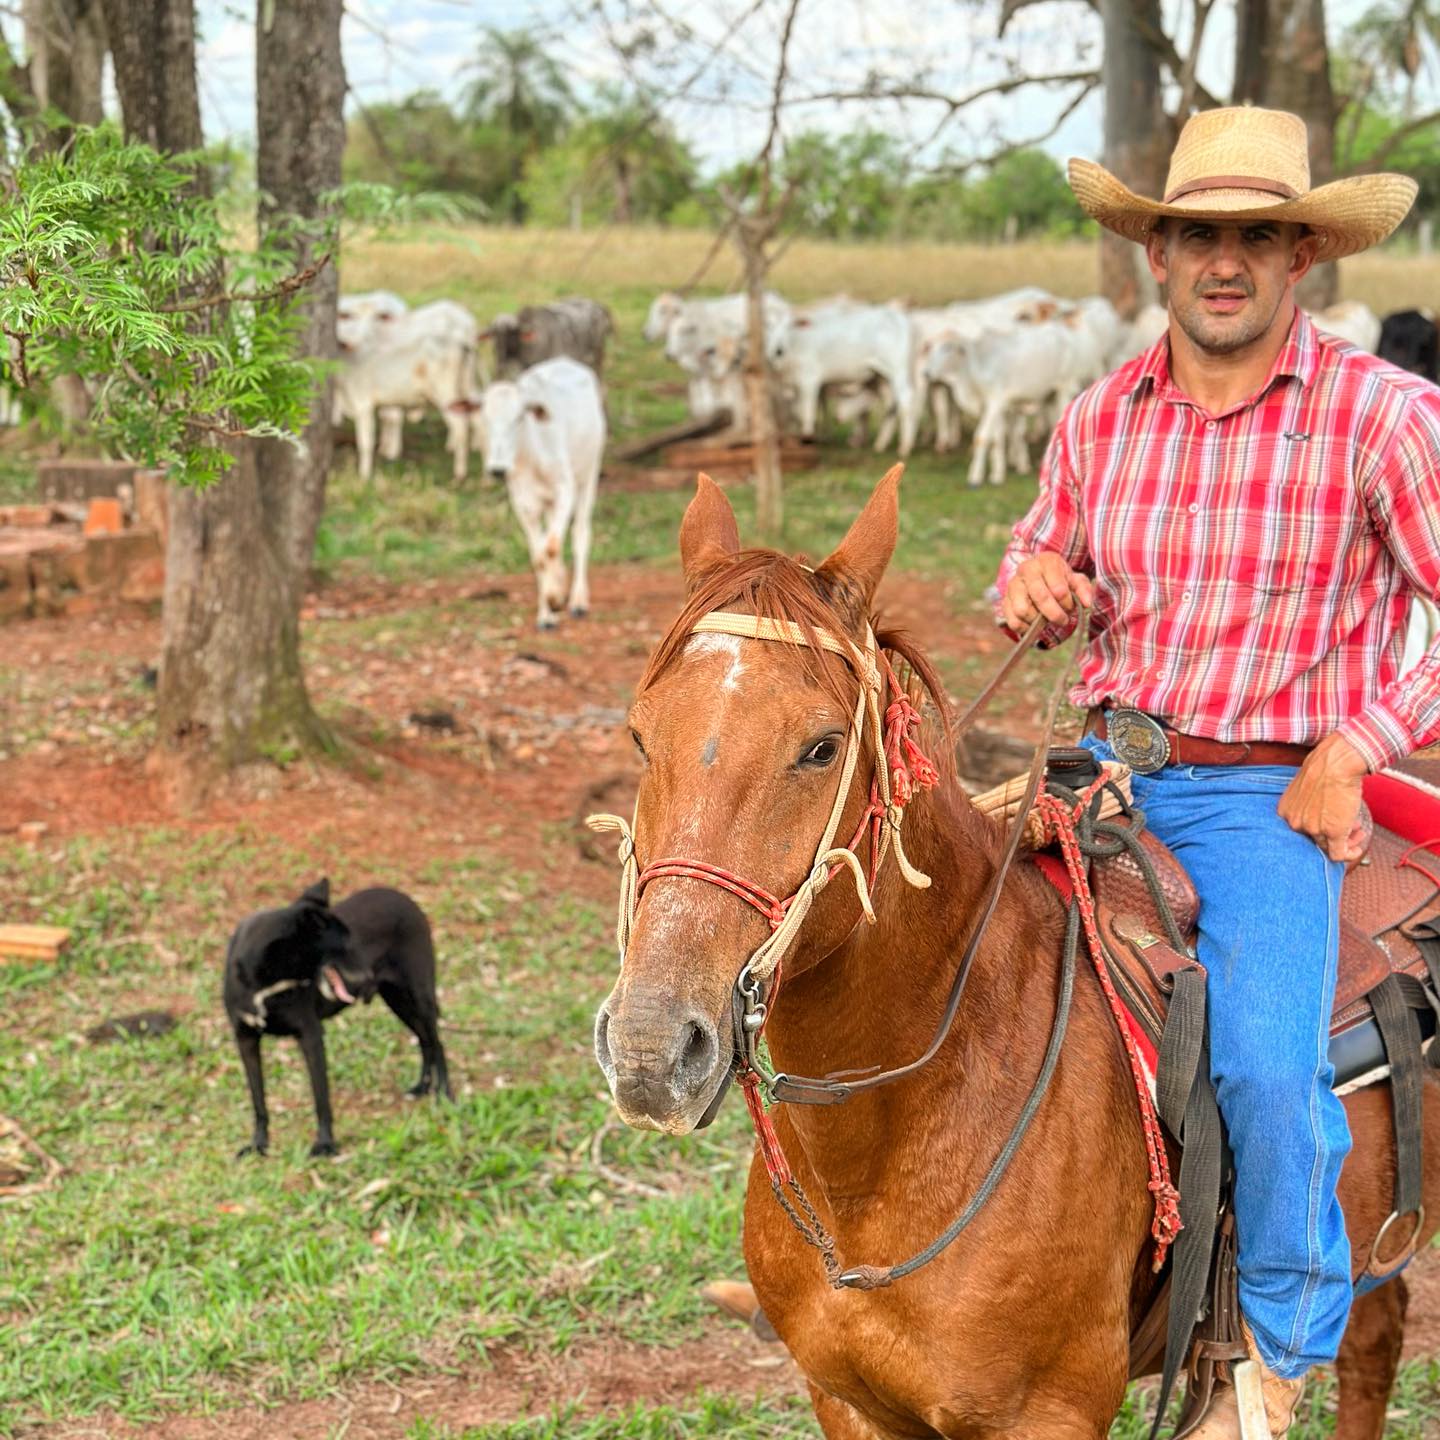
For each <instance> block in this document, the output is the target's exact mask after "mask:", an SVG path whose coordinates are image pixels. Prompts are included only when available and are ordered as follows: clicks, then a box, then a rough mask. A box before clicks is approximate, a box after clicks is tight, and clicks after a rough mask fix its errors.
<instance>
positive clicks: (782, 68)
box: [760, 0, 800, 208]
mask: <svg viewBox="0 0 1440 1440" xmlns="http://www.w3.org/2000/svg"><path fill="white" fill-rule="evenodd" d="M799 9H800V0H790V8H789V9H788V10H787V11H786V12H785V26H784V28H783V29H782V30H781V32H780V59H779V62H778V63H777V64H776V66H775V84H774V86H773V88H772V89H771V92H770V129H769V131H768V133H767V134H766V136H765V145H764V148H763V149H762V150H761V151H760V166H761V177H762V179H761V187H762V191H763V194H764V200H763V201H762V208H763V206H765V205H768V204H769V200H770V176H771V173H772V171H773V169H774V159H775V141H776V138H777V137H778V136H779V134H780V107H781V105H782V104H784V101H785V77H786V68H787V66H788V64H789V58H790V36H791V35H792V34H793V33H794V30H795V15H796V12H797V11H798V10H799Z"/></svg>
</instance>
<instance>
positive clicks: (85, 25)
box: [21, 0, 106, 149]
mask: <svg viewBox="0 0 1440 1440" xmlns="http://www.w3.org/2000/svg"><path fill="white" fill-rule="evenodd" d="M21 13H22V16H23V18H24V24H25V48H26V49H27V50H28V51H29V53H30V79H31V84H32V85H33V86H34V90H35V99H36V100H37V101H38V103H39V104H40V105H41V107H42V108H43V107H45V106H53V107H54V108H55V109H56V110H58V111H59V112H60V113H61V114H62V115H64V116H66V117H67V118H68V119H70V120H72V121H73V122H74V123H75V124H76V125H98V124H99V123H100V122H101V120H102V119H104V110H103V107H102V104H101V77H102V70H103V68H104V63H105V49H106V45H105V20H104V16H103V15H102V14H101V12H100V0H25V3H24V5H23V7H22V11H21ZM69 135H70V130H69V128H68V127H63V128H60V129H56V130H53V131H51V132H50V133H49V135H48V136H47V137H46V143H47V144H48V145H49V146H50V147H51V148H53V149H58V148H59V147H60V146H61V145H62V144H63V143H64V142H65V140H66V139H68V138H69Z"/></svg>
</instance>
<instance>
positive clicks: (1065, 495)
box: [995, 410, 1095, 646]
mask: <svg viewBox="0 0 1440 1440" xmlns="http://www.w3.org/2000/svg"><path fill="white" fill-rule="evenodd" d="M1071 415H1072V412H1071V411H1070V410H1067V411H1066V412H1065V415H1064V417H1063V418H1062V419H1061V421H1060V424H1059V425H1058V426H1057V427H1056V430H1055V433H1054V434H1053V435H1052V436H1051V437H1050V444H1049V445H1048V446H1047V447H1046V450H1045V460H1044V462H1043V464H1042V465H1041V466H1040V493H1039V494H1038V495H1037V496H1036V497H1035V503H1034V504H1033V505H1032V506H1031V507H1030V511H1029V513H1028V514H1027V515H1026V516H1025V517H1024V519H1022V520H1021V521H1020V522H1019V523H1018V524H1017V525H1016V526H1015V529H1014V531H1013V532H1012V534H1011V538H1010V544H1009V545H1008V546H1006V549H1005V556H1004V558H1003V559H1002V560H1001V562H1000V574H999V576H998V578H997V579H996V582H995V583H996V588H997V589H998V590H999V592H1000V599H999V603H998V605H997V606H996V619H997V622H998V623H999V624H1000V625H1002V626H1003V627H1004V628H1005V629H1007V630H1008V631H1009V632H1010V634H1011V636H1012V637H1018V635H1019V634H1020V633H1021V632H1022V631H1023V630H1025V629H1026V628H1027V627H1028V626H1029V624H1030V622H1031V621H1032V620H1034V619H1035V617H1036V616H1037V615H1043V616H1044V617H1045V618H1046V619H1047V620H1048V621H1050V624H1049V625H1047V626H1046V627H1045V629H1044V630H1043V631H1041V634H1040V644H1041V645H1044V646H1050V645H1058V644H1059V643H1060V642H1061V641H1062V640H1064V639H1065V637H1066V636H1067V635H1069V633H1070V632H1071V631H1072V630H1073V629H1074V628H1075V605H1076V601H1077V600H1078V601H1079V602H1080V603H1081V604H1083V605H1093V604H1094V603H1095V587H1094V585H1093V583H1092V581H1091V579H1090V576H1089V574H1088V573H1086V572H1088V571H1090V570H1091V569H1092V568H1093V567H1092V562H1091V559H1090V552H1089V545H1088V543H1087V539H1086V534H1085V522H1084V516H1083V515H1082V513H1081V509H1080V486H1079V482H1078V480H1077V478H1076V475H1075V467H1074V462H1073V458H1072V450H1071V444H1072V440H1071Z"/></svg>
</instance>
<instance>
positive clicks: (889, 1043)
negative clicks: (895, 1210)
mask: <svg viewBox="0 0 1440 1440" xmlns="http://www.w3.org/2000/svg"><path fill="white" fill-rule="evenodd" d="M957 791H958V787H956V786H953V785H952V786H948V787H945V789H944V790H942V791H938V792H931V793H930V794H928V795H926V796H925V797H924V799H923V801H920V802H917V803H916V805H915V806H914V807H913V812H912V813H911V814H909V815H908V816H907V818H906V821H905V826H904V838H905V849H906V853H907V855H908V856H909V857H910V860H911V861H912V863H913V864H915V865H916V867H917V868H918V869H920V870H922V871H924V872H925V873H926V874H928V875H929V876H930V877H931V882H932V883H931V886H930V888H929V889H927V890H915V889H912V888H911V887H909V886H908V885H906V884H905V882H904V880H903V878H902V877H901V875H900V874H899V871H898V867H897V866H896V865H895V862H894V860H893V859H890V860H887V862H886V869H885V872H884V879H883V883H882V884H880V885H878V886H877V893H876V897H875V910H876V917H877V923H876V924H875V925H873V926H869V925H863V924H862V925H861V926H860V927H859V928H858V929H857V930H856V932H855V933H854V935H853V936H852V937H851V938H850V939H849V940H848V941H847V942H846V943H845V944H844V945H842V946H841V947H840V948H839V949H838V950H837V951H835V952H834V953H833V954H832V955H830V956H828V957H827V958H825V959H824V960H823V961H821V962H820V963H818V964H816V965H815V966H813V967H812V968H811V969H809V970H806V971H805V972H804V973H802V974H800V975H799V976H798V977H796V978H795V979H794V980H787V981H786V982H785V984H784V986H783V987H782V991H781V994H780V996H779V998H778V1003H777V1004H776V1006H775V1010H774V1014H773V1016H772V1018H771V1020H770V1023H769V1026H768V1028H767V1031H766V1033H767V1036H768V1039H769V1043H770V1048H771V1053H772V1056H773V1058H774V1061H775V1064H776V1067H777V1068H778V1069H780V1070H783V1071H786V1072H788V1073H790V1074H798V1075H812V1076H813V1075H823V1074H825V1073H827V1072H829V1071H834V1070H844V1069H853V1068H859V1067H867V1068H868V1067H872V1066H873V1067H878V1068H880V1069H885V1070H888V1069H893V1068H896V1067H898V1066H901V1065H905V1064H908V1063H909V1062H910V1061H912V1060H914V1059H916V1058H917V1057H918V1056H919V1055H921V1054H922V1053H923V1052H924V1051H925V1049H926V1048H927V1047H928V1046H929V1044H930V1041H931V1039H932V1038H933V1036H934V1033H935V1029H936V1026H937V1025H938V1023H939V1021H940V1017H941V1015H942V1013H943V1010H944V1007H945V1003H946V1000H947V998H948V995H949V991H950V987H951V985H952V983H953V981H954V979H955V973H956V968H957V966H958V965H959V962H960V958H961V956H962V954H963V953H964V950H965V946H966V944H967V942H968V940H969V937H970V934H971V931H972V929H973V928H974V925H975V923H976V922H977V921H978V919H979V912H980V910H981V908H982V907H983V905H984V901H985V898H986V896H987V894H988V891H989V888H990V883H991V880H992V878H993V875H994V863H995V862H994V860H993V858H992V857H993V856H994V853H995V846H994V842H993V839H990V840H989V843H987V839H988V838H989V837H987V836H986V833H985V827H986V826H987V825H988V823H989V822H987V821H986V820H985V819H984V818H983V817H982V816H980V815H979V814H978V812H976V811H975V809H974V807H973V806H971V805H970V804H969V802H968V801H967V800H966V799H965V798H964V797H963V795H960V794H958V793H957ZM1008 888H1011V887H1007V889H1008ZM1035 950H1036V942H1035V938H1034V935H1033V933H1027V931H1026V929H1025V925H1024V921H1023V920H1022V919H1021V917H1020V915H1019V906H1018V905H1017V903H1016V900H1015V897H1014V896H1013V895H1010V894H1006V895H1003V896H1002V898H1001V902H1000V905H999V907H997V911H996V914H995V916H994V918H993V919H992V921H991V923H990V927H989V929H988V930H987V932H986V939H985V941H984V943H983V944H982V946H981V949H980V952H979V953H978V954H977V956H976V959H975V962H974V965H973V967H972V970H971V974H970V978H969V980H968V981H967V983H966V988H965V996H964V1000H963V1001H962V1003H961V1006H960V1010H959V1013H958V1014H957V1015H956V1018H955V1023H954V1025H953V1027H952V1029H951V1032H950V1037H949V1039H948V1040H947V1042H946V1044H945V1045H944V1046H943V1047H942V1049H941V1052H940V1053H939V1054H938V1055H937V1056H936V1058H935V1059H934V1060H933V1061H932V1062H931V1063H930V1064H929V1065H927V1066H926V1067H925V1069H924V1070H922V1071H920V1072H919V1073H918V1074H917V1075H915V1076H913V1077H911V1078H910V1079H908V1080H905V1081H902V1082H899V1083H897V1084H893V1085H888V1086H882V1087H880V1088H879V1089H878V1090H876V1091H874V1092H871V1093H870V1094H869V1095H864V1096H857V1097H853V1098H852V1099H851V1100H849V1101H848V1102H847V1103H846V1104H844V1105H841V1106H836V1107H816V1108H814V1109H810V1108H806V1107H800V1106H790V1107H787V1114H788V1116H789V1119H790V1122H791V1123H792V1124H793V1125H794V1126H795V1127H796V1129H797V1131H798V1132H799V1133H800V1135H801V1137H802V1139H803V1141H804V1142H805V1145H806V1149H807V1151H809V1152H810V1153H811V1156H812V1159H814V1160H815V1161H816V1163H817V1168H818V1169H819V1170H820V1171H821V1172H822V1173H823V1177H824V1178H825V1179H826V1180H827V1181H830V1180H833V1181H834V1182H835V1183H836V1184H837V1185H838V1186H839V1187H841V1188H842V1189H844V1188H852V1187H853V1188H855V1189H856V1190H861V1189H864V1188H865V1186H866V1185H867V1184H868V1183H869V1181H868V1180H867V1179H866V1177H867V1176H868V1177H872V1178H873V1176H875V1175H876V1174H879V1173H880V1172H882V1171H883V1170H884V1169H885V1160H884V1152H885V1151H886V1150H888V1149H889V1148H890V1146H891V1145H892V1144H894V1143H897V1142H904V1141H907V1140H908V1141H909V1142H910V1143H913V1141H914V1139H915V1138H916V1131H917V1128H920V1127H924V1126H927V1125H943V1128H944V1132H945V1133H944V1134H943V1135H940V1134H938V1133H937V1135H936V1143H937V1144H943V1145H945V1146H946V1147H947V1148H949V1147H958V1148H960V1149H962V1150H963V1149H964V1148H966V1146H967V1144H968V1141H967V1139H966V1138H965V1136H964V1135H963V1134H961V1133H960V1132H961V1131H962V1130H963V1129H964V1123H963V1121H962V1122H961V1123H960V1124H959V1126H958V1127H957V1124H956V1123H955V1119H954V1117H955V1116H956V1112H957V1110H960V1109H962V1108H963V1109H964V1110H967V1111H968V1110H971V1109H972V1107H974V1108H975V1110H976V1112H977V1113H980V1114H984V1113H985V1112H986V1111H987V1110H989V1109H990V1107H989V1106H987V1105H986V1104H985V1101H986V1100H987V1099H992V1098H994V1096H995V1093H996V1091H997V1090H998V1089H1000V1088H1005V1089H1007V1091H1008V1088H1009V1084H1010V1078H1013V1077H1010V1078H1007V1076H1006V1075H1005V1074H1004V1073H1002V1072H1005V1071H1010V1070H1011V1067H1010V1066H1009V1065H998V1066H997V1065H996V1064H993V1063H987V1060H988V1058H989V1057H991V1056H998V1057H1003V1056H1010V1057H1015V1056H1017V1055H1018V1054H1020V1053H1028V1051H1029V1049H1030V1048H1031V1045H1030V1040H1031V1039H1032V1038H1033V1037H1034V1033H1035V1027H1034V1017H1033V1016H1027V1013H1026V1011H1027V1007H1026V1005H1025V1004H1024V1003H1023V997H1024V995H1025V993H1026V992H1027V991H1028V990H1029V989H1030V984H1031V982H1032V981H1033V980H1034V979H1036V978H1037V977H1036V976H1035V975H1034V974H1033V967H1032V966H1031V965H1030V964H1029V957H1030V956H1031V955H1032V953H1033V952H1034V951H1035ZM1040 1038H1041V1040H1042V1041H1043V1038H1044V1037H1043V1036H1041V1037H1040ZM962 1074H963V1077H964V1078H963V1083H964V1085H965V1104H964V1106H963V1107H960V1106H957V1105H954V1104H949V1105H944V1106H938V1105H936V1104H933V1103H932V1102H933V1101H934V1100H937V1099H938V1098H939V1092H943V1091H947V1090H948V1091H949V1092H950V1093H951V1094H952V1095H953V1094H955V1093H956V1091H957V1088H958V1087H959V1085H960V1084H961V1083H962V1079H961V1077H962ZM812 1142H813V1143H812ZM816 1147H818V1151H817V1149H816ZM819 1151H823V1152H824V1155H825V1158H824V1159H823V1160H821V1159H820V1154H819V1153H818V1152H819ZM951 1158H952V1159H955V1158H957V1157H954V1156H952V1157H951Z"/></svg>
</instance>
